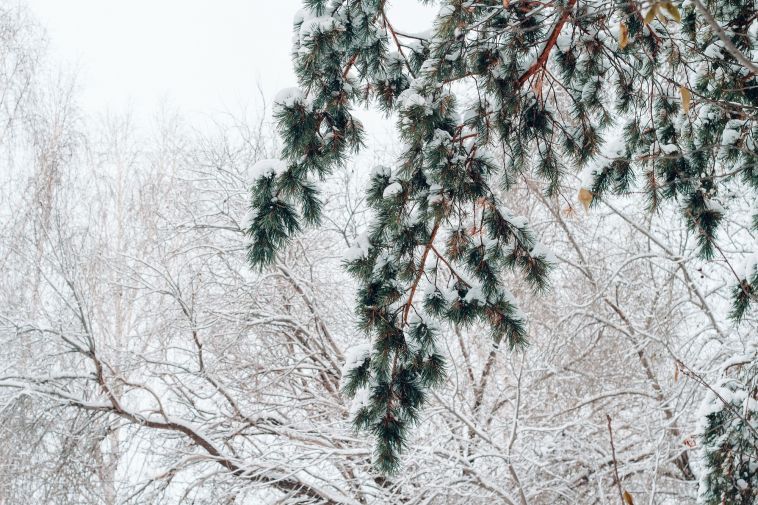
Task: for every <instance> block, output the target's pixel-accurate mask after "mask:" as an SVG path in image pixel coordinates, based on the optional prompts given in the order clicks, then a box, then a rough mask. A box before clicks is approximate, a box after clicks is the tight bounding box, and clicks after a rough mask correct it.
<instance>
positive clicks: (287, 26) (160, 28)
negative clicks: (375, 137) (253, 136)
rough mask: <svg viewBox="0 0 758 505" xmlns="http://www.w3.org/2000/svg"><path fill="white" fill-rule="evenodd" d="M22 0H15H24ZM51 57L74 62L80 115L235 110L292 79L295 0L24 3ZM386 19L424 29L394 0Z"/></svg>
mask: <svg viewBox="0 0 758 505" xmlns="http://www.w3.org/2000/svg"><path fill="white" fill-rule="evenodd" d="M22 1H23V0H22ZM27 2H28V4H29V5H30V6H31V8H32V11H33V12H34V13H35V15H36V16H37V18H38V19H39V20H40V22H41V23H42V25H43V26H44V27H45V28H46V29H47V31H48V35H49V38H50V42H51V46H50V52H51V57H52V58H53V59H54V60H56V61H58V62H60V63H62V64H63V66H64V67H68V68H75V69H77V75H78V79H77V80H78V83H79V86H80V89H81V101H82V105H83V107H84V109H85V111H86V112H88V113H90V114H98V113H102V112H105V111H106V110H111V111H115V112H120V111H123V110H125V109H127V108H128V109H131V110H132V111H134V112H135V113H136V114H137V116H138V117H139V116H141V115H143V114H146V115H148V116H152V111H154V110H155V109H156V107H157V106H158V105H160V104H161V103H162V102H165V103H167V104H168V105H169V106H172V107H176V108H178V109H179V110H180V111H181V112H182V113H183V114H185V115H186V116H187V117H196V115H197V114H201V115H206V114H212V113H214V112H219V111H232V112H233V111H234V110H236V108H238V107H240V106H245V105H247V106H253V105H255V104H256V103H257V102H258V92H257V90H256V87H257V85H258V84H260V85H261V87H262V88H263V90H264V93H265V94H266V96H267V99H268V100H271V98H273V96H274V94H275V93H276V92H277V91H278V90H279V89H281V88H283V87H288V86H293V85H295V84H296V82H295V77H294V74H293V72H292V65H291V63H290V58H289V51H290V46H291V42H290V41H291V37H292V18H293V16H294V14H295V12H296V11H297V10H298V9H299V8H300V6H301V1H300V0H128V1H126V0H27ZM395 4H397V5H396V6H394V7H392V8H391V10H390V16H391V17H392V18H393V19H392V21H393V23H394V24H395V25H396V26H397V27H398V28H400V27H403V28H406V29H407V30H409V31H414V32H418V31H422V30H424V29H426V27H427V25H428V21H429V20H430V12H429V9H428V8H424V7H422V6H420V5H419V4H418V2H416V1H414V0H395Z"/></svg>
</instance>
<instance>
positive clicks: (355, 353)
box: [342, 343, 371, 377]
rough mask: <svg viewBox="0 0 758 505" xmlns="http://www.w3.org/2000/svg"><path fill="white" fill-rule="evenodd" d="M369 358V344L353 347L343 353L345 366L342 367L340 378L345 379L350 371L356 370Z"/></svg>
mask: <svg viewBox="0 0 758 505" xmlns="http://www.w3.org/2000/svg"><path fill="white" fill-rule="evenodd" d="M370 356H371V344H369V343H363V344H358V345H354V346H353V347H351V348H349V349H348V350H347V351H345V364H344V365H343V366H342V377H346V376H347V375H348V374H349V373H350V371H351V370H354V369H355V368H358V367H359V366H361V365H362V364H363V362H364V361H366V358H368V357H370Z"/></svg>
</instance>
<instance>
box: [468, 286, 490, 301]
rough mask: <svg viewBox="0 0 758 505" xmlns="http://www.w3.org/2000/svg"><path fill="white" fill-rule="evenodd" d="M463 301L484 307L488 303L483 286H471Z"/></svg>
mask: <svg viewBox="0 0 758 505" xmlns="http://www.w3.org/2000/svg"><path fill="white" fill-rule="evenodd" d="M463 301H465V302H466V303H475V304H476V305H484V304H485V303H486V302H487V297H486V296H484V292H483V291H482V287H481V286H471V288H470V289H469V290H468V292H467V293H466V297H465V298H464V299H463Z"/></svg>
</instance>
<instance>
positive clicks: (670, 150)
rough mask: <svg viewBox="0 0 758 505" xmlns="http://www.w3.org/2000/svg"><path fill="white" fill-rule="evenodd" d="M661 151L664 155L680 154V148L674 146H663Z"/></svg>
mask: <svg viewBox="0 0 758 505" xmlns="http://www.w3.org/2000/svg"><path fill="white" fill-rule="evenodd" d="M661 151H663V153H664V154H668V155H671V154H674V153H676V152H679V148H678V147H677V146H676V145H674V144H661Z"/></svg>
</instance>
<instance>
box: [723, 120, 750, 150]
mask: <svg viewBox="0 0 758 505" xmlns="http://www.w3.org/2000/svg"><path fill="white" fill-rule="evenodd" d="M744 124H745V121H743V120H739V119H732V120H730V121H729V122H727V123H726V126H725V127H724V132H723V133H722V134H721V145H722V146H732V145H734V144H735V143H736V142H737V140H739V138H740V129H741V128H742V126H743V125H744Z"/></svg>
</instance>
